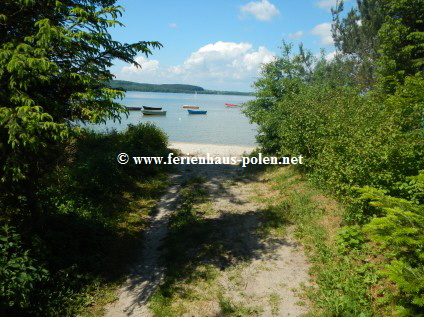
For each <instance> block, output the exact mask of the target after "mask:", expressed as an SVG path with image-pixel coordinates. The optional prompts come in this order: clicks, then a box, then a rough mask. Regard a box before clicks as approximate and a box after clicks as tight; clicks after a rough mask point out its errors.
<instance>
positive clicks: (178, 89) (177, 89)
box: [110, 80, 251, 96]
mask: <svg viewBox="0 0 424 317" xmlns="http://www.w3.org/2000/svg"><path fill="white" fill-rule="evenodd" d="M110 86H111V87H112V88H121V89H123V90H127V91H146V92H170V93H184V94H193V93H195V92H197V93H198V94H213V95H243V96H248V95H250V94H251V93H248V92H237V91H218V90H205V89H204V88H202V87H199V86H193V85H184V84H161V85H156V84H142V83H136V82H133V81H126V80H112V81H111V82H110Z"/></svg>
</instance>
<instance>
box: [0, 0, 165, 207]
mask: <svg viewBox="0 0 424 317" xmlns="http://www.w3.org/2000/svg"><path fill="white" fill-rule="evenodd" d="M114 3H115V1H114V0H89V1H77V0H75V1H74V0H71V1H65V2H61V1H51V0H44V1H41V2H39V1H34V0H6V1H3V2H2V12H1V14H0V34H1V37H0V161H1V162H2V163H1V164H2V165H1V169H0V179H1V185H2V188H5V189H6V188H8V186H13V190H12V191H16V190H19V191H21V192H23V193H24V195H25V196H26V197H27V201H28V204H27V205H28V206H27V207H28V208H30V209H37V206H36V197H34V192H35V191H36V190H35V187H36V181H37V179H38V178H39V177H40V175H42V174H43V173H44V172H46V171H49V170H51V169H52V166H53V165H54V164H52V163H53V162H55V161H56V160H57V157H58V156H60V155H59V154H60V152H61V151H62V150H63V148H62V146H60V145H59V144H58V143H60V142H64V141H66V140H67V139H68V138H69V137H70V136H71V135H74V134H75V133H77V132H78V131H79V128H78V127H77V126H76V125H75V124H74V123H73V122H74V121H75V120H80V121H84V122H91V123H100V122H104V121H105V120H106V119H108V118H111V119H119V118H120V114H121V113H122V112H124V111H125V107H124V106H122V105H121V104H119V103H118V102H117V101H115V100H116V98H122V97H123V92H122V91H119V90H116V89H111V88H110V87H108V86H107V85H106V84H105V83H107V82H108V81H110V80H111V79H112V77H113V75H112V74H111V72H110V70H109V67H110V66H111V65H112V61H113V60H114V59H119V60H122V61H124V62H127V63H133V64H135V65H136V66H140V65H139V64H137V62H136V61H135V60H134V58H135V56H136V54H137V53H138V52H141V53H144V54H146V55H149V54H150V53H151V51H150V48H149V47H153V48H158V47H160V46H161V44H160V43H158V42H145V41H140V42H137V43H134V44H122V43H120V42H118V41H115V40H113V39H112V37H111V35H110V34H109V32H108V28H110V27H114V26H120V25H122V24H121V23H120V22H119V21H118V17H119V16H120V15H121V14H122V11H123V8H122V7H120V6H116V5H114ZM23 157H25V160H23V159H22V158H23ZM18 181H19V182H20V183H17V182H18Z"/></svg>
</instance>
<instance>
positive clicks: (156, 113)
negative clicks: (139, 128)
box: [141, 109, 166, 116]
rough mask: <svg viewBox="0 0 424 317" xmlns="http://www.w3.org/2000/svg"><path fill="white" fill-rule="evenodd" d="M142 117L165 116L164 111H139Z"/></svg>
mask: <svg viewBox="0 0 424 317" xmlns="http://www.w3.org/2000/svg"><path fill="white" fill-rule="evenodd" d="M141 112H142V113H143V115H145V116H155V115H156V116H165V115H166V111H165V110H144V109H143V110H141Z"/></svg>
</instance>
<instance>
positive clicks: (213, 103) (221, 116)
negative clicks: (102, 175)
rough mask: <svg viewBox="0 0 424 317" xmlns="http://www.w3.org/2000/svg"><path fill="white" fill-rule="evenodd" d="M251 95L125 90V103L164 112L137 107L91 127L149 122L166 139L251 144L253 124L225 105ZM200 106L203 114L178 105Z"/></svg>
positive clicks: (253, 137) (109, 126) (125, 125)
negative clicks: (152, 113) (147, 113)
mask: <svg viewBox="0 0 424 317" xmlns="http://www.w3.org/2000/svg"><path fill="white" fill-rule="evenodd" d="M253 98H254V97H252V96H229V95H200V94H199V95H193V94H174V93H153V92H135V91H129V92H127V94H126V97H125V98H124V99H123V100H122V101H121V103H122V104H124V105H125V106H132V107H141V106H150V107H162V110H166V111H167V113H166V116H143V114H142V113H141V111H130V114H129V117H128V118H125V116H123V118H122V121H121V123H120V124H119V123H118V122H113V121H108V122H107V123H106V125H104V124H103V125H99V126H93V129H94V130H97V131H99V130H106V129H111V128H115V129H116V130H118V131H119V130H123V129H125V128H126V127H127V125H128V124H130V123H131V124H137V123H140V122H152V123H154V124H156V125H157V126H158V127H160V128H161V129H162V130H164V131H165V133H166V134H167V135H168V137H169V140H170V141H175V142H191V143H207V144H233V145H249V146H254V145H255V134H256V126H255V125H252V124H250V123H249V120H248V119H247V118H246V116H245V115H244V114H243V113H242V112H241V109H240V108H234V109H231V108H227V107H225V105H224V104H225V103H233V104H241V103H243V102H246V101H248V100H252V99H253ZM184 104H190V105H197V106H200V110H207V111H208V113H207V114H206V115H189V114H188V111H187V109H182V105H184Z"/></svg>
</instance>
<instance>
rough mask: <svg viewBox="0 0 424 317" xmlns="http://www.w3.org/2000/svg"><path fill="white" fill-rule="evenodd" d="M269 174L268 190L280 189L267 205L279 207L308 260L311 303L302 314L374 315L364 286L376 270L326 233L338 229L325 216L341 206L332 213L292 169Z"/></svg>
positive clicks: (367, 287)
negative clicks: (293, 226) (314, 284)
mask: <svg viewBox="0 0 424 317" xmlns="http://www.w3.org/2000/svg"><path fill="white" fill-rule="evenodd" d="M269 173H270V175H271V176H269V177H270V178H271V179H272V183H273V187H274V189H277V190H279V192H280V196H276V197H275V201H273V202H272V203H271V207H270V208H275V205H276V204H277V206H281V205H282V206H284V210H285V215H286V217H287V220H286V221H290V222H292V223H293V224H295V226H296V229H295V235H296V237H298V238H299V239H300V240H301V241H302V242H303V244H304V246H305V249H306V251H307V254H308V257H309V259H310V261H311V264H312V266H311V274H312V277H313V279H314V281H315V283H316V286H309V287H307V288H305V289H304V291H305V292H306V295H307V297H308V298H309V301H310V302H311V304H312V310H311V311H310V313H309V314H308V316H311V317H312V316H314V317H315V316H343V317H345V316H346V317H350V316H352V317H354V316H361V317H371V316H375V313H374V312H373V309H374V307H373V297H372V294H371V292H370V288H371V287H372V285H374V283H376V282H377V275H376V268H375V266H373V265H372V264H371V263H369V262H367V255H368V254H370V252H371V251H370V250H367V249H365V248H364V249H361V250H351V249H349V252H342V251H341V249H340V246H338V245H337V244H336V243H335V241H334V237H330V236H329V233H330V232H332V231H334V230H336V231H337V230H338V229H339V228H338V227H335V228H332V227H331V226H335V224H334V223H332V222H331V221H326V220H328V219H332V217H336V216H339V215H341V214H342V209H341V208H340V207H339V209H338V211H337V210H336V211H334V210H333V208H330V207H332V206H328V200H326V199H322V200H320V199H319V197H322V196H323V194H322V193H321V192H320V191H319V190H317V189H315V188H314V187H312V186H311V185H309V184H308V183H305V182H304V181H303V180H301V178H300V177H299V176H297V174H296V172H294V170H293V169H287V168H280V169H276V170H274V171H271V172H269ZM271 210H272V209H271ZM334 213H336V215H334Z"/></svg>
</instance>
